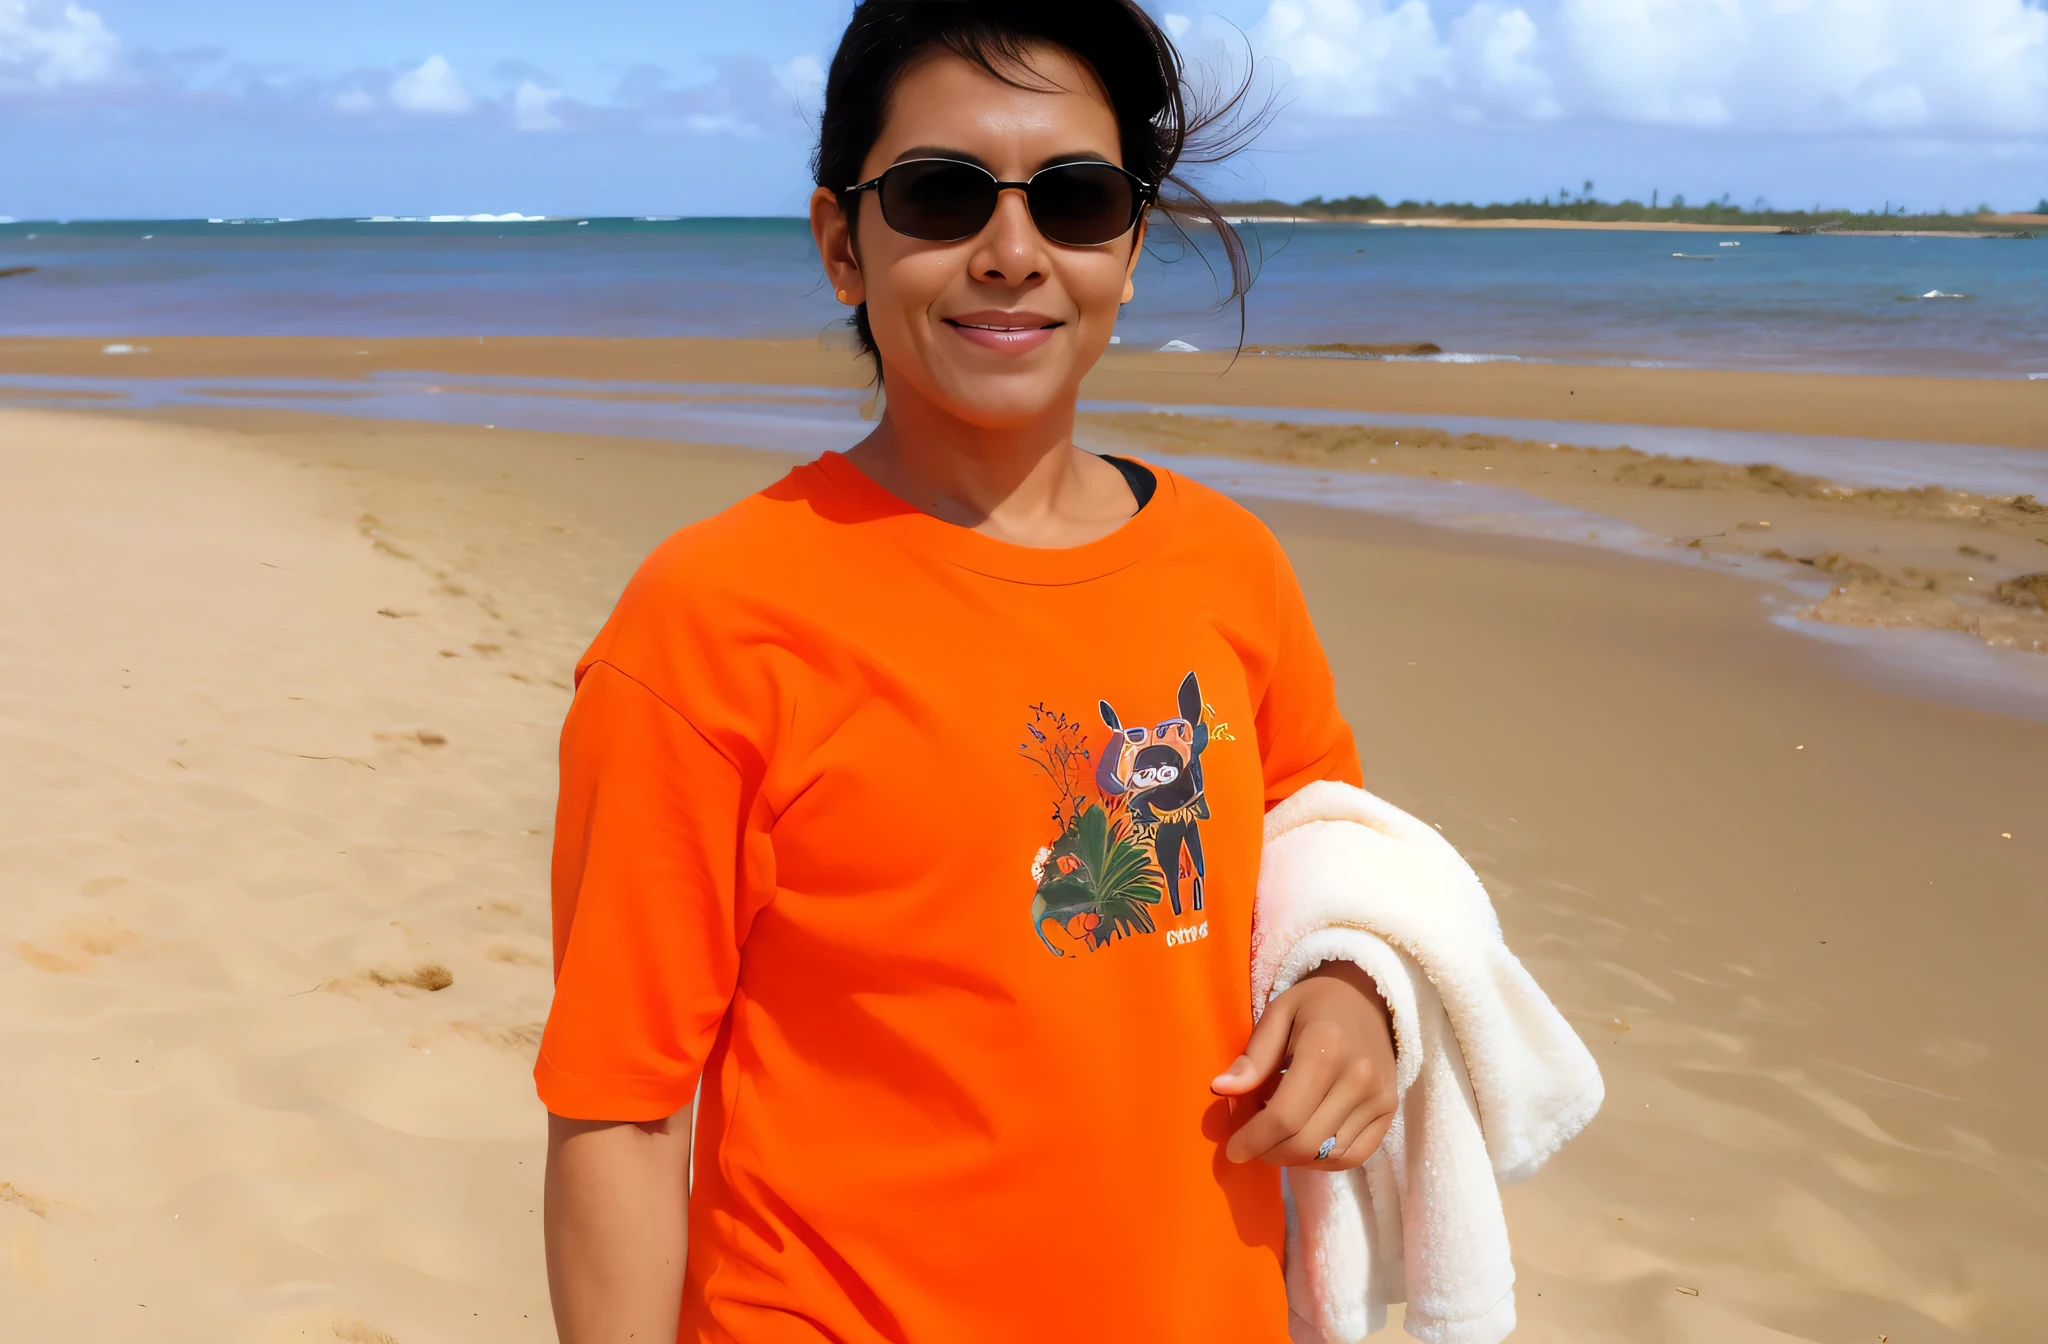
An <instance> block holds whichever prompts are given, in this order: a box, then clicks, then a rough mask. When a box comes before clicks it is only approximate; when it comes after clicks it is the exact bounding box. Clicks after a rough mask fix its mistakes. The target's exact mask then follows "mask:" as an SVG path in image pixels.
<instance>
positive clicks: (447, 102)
mask: <svg viewBox="0 0 2048 1344" xmlns="http://www.w3.org/2000/svg"><path fill="white" fill-rule="evenodd" d="M391 105H392V106H393V107H396V108H397V109H399V110H400V111H401V112H418V113H422V114H425V115H428V116H444V117H447V116H461V115H462V114H463V113H465V112H467V111H469V109H470V108H471V107H472V106H473V105H474V100H473V99H471V98H470V96H469V90H468V89H465V88H464V87H462V77H461V76H460V75H458V74H456V73H455V67H454V66H452V65H450V64H448V62H447V61H446V60H445V59H444V58H442V57H440V56H429V57H427V59H426V60H424V61H421V62H420V64H419V67H418V68H417V69H414V70H408V71H406V72H405V73H404V74H402V75H400V76H399V77H398V78H396V79H394V80H392V81H391Z"/></svg>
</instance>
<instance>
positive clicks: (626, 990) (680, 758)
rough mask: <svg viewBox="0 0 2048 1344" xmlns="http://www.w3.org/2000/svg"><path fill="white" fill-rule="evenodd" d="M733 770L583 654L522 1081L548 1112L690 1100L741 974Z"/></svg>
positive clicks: (630, 1115)
mask: <svg viewBox="0 0 2048 1344" xmlns="http://www.w3.org/2000/svg"><path fill="white" fill-rule="evenodd" d="M745 792H746V791H745V788H744V785H743V781H742V779H741V776H740V772H739V771H738V770H737V769H736V768H735V767H734V766H733V764H732V763H731V762H730V761H728V760H727V759H726V758H725V757H724V756H723V755H721V754H720V753H719V752H718V750H717V749H716V748H715V747H714V746H713V745H712V744H711V743H710V742H709V741H707V740H706V739H705V737H704V736H703V735H702V734H701V733H700V732H698V731H697V729H696V728H694V727H693V726H692V725H691V724H690V722H689V721H688V720H686V719H685V718H684V717H683V716H682V715H681V714H680V713H678V712H677V711H676V710H675V709H673V708H671V707H670V706H669V705H668V704H667V703H665V702H664V701H663V700H661V699H660V698H659V697H657V696H656V695H655V694H654V692H652V691H650V690H649V689H648V688H647V687H646V686H644V685H642V684H641V683H640V682H638V681H636V680H634V679H633V678H632V677H630V676H628V675H627V674H626V673H624V672H622V671H620V670H619V669H618V668H617V667H614V666H612V665H611V664H609V663H604V662H598V663H593V664H592V665H591V666H590V667H589V668H588V669H587V670H586V671H585V672H584V674H583V676H582V678H581V680H580V681H579V683H578V685H577V688H576V698H575V702H574V703H573V704H572V705H571V707H570V710H569V717H568V721H567V722H566V723H565V724H564V725H563V728H562V748H561V793H560V797H559V801H558V803H557V805H556V814H555V853H554V873H553V887H554V943H555V1000H554V1006H553V1008H552V1009H551V1010H550V1011H549V1014H548V1021H547V1028H546V1030H545V1032H544V1033H543V1035H542V1037H541V1045H540V1058H539V1060H538V1062H537V1063H536V1064H535V1066H534V1080H535V1082H536V1084H537V1085H538V1087H539V1090H540V1096H541V1100H542V1101H543V1102H545V1103H546V1105H547V1108H548V1109H549V1110H550V1111H553V1112H554V1113H555V1114H557V1115H562V1116H566V1117H569V1118H572V1119H581V1120H653V1119H659V1118H661V1117H664V1116H668V1115H673V1114H674V1113H675V1112H676V1111H678V1110H681V1109H682V1107H683V1106H684V1105H685V1104H687V1103H688V1102H689V1101H690V1099H691V1098H692V1097H693V1096H694V1095H695V1092H696V1087H697V1079H698V1075H699V1074H700V1073H701V1072H702V1070H703V1067H704V1061H705V1059H706V1058H707V1056H708V1055H709V1054H710V1051H711V1045H712V1042H713V1040H714V1039H715V1037H716V1036H717V1033H718V1028H719V1024H720V1022H721V1021H722V1020H723V1018H724V1016H725V1012H726V1009H727V1007H728V1006H729V1005H730V1003H731V1002H732V996H733V991H734V988H735V986H736V985H737V983H738V979H739V964H740V946H741V943H742V942H743V941H744V938H745V926H746V922H747V920H746V916H745V914H744V912H743V910H742V908H741V894H740V886H741V877H740V873H741V865H742V851H743V847H744V841H743V836H744V830H745V824H746V808H745Z"/></svg>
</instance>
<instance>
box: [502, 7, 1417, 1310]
mask: <svg viewBox="0 0 2048 1344" xmlns="http://www.w3.org/2000/svg"><path fill="white" fill-rule="evenodd" d="M1186 133H1187V114H1186V112H1185V111H1184V108H1183V104H1182V100H1181V94H1180V87H1179V62H1178V58H1177V57H1176V56H1175V54H1174V52H1173V49H1172V47H1171V45H1170V44H1169V43H1168V41H1167V39H1166V37H1165V36H1164V35H1163V34H1162V33H1161V32H1160V31H1159V29H1158V28H1157V27H1156V26H1155V25H1154V24H1153V22H1152V20H1151V19H1150V18H1148V17H1147V16H1146V15H1145V14H1144V12H1143V11H1142V10H1141V9H1139V8H1138V6H1137V5H1136V4H1134V3H1130V2H1129V0H1088V2H1087V3H1066V4H1057V3H1045V0H1023V2H1021V3H1008V2H998V0H866V2H865V3H863V4H861V5H860V6H859V7H858V9H857V10H856V12H855V14H854V17H853V20H852V23H851V26H850V27H849V28H848V30H847V33H846V35H845V38H844V39H843V42H842V45H841V47H840V50H839V53H838V55H837V57H836V58H835V60H834V62H833V65H832V71H831V75H830V79H829V82H828V85H827V89H826V102H825V108H824V113H823V119H822V124H821V136H820V147H819V153H818V161H817V181H818V191H817V193H816V195H815V196H814V197H813V200H812V203H811V219H812V226H813V230H814V232H815V234H816V237H817V243H818V248H819V252H820V254H821V255H822V257H823V261H824V265H825V269H826V271H827V274H828V276H829V278H830V280H831V283H832V284H833V286H834V288H835V290H836V292H837V294H838V296H839V298H840V300H841V301H842V302H843V303H846V304H849V305H852V306H853V307H854V310H855V324H856V328H857V330H858V331H859V333H860V335H861V338H862V340H863V342H864V343H865V345H866V347H867V349H868V351H869V353H870V354H872V355H873V356H874V358H875V359H876V362H877V368H878V374H879V376H880V377H881V378H882V379H883V380H884V384H885V386H886V388H887V392H888V404H887V410H886V413H885V414H884V416H883V418H882V420H881V422H880V423H879V424H878V425H877V427H876V428H875V430H874V432H873V433H872V434H870V435H869V436H868V437H867V438H866V439H865V440H864V441H863V442H861V443H860V444H859V445H858V446H857V447H855V448H853V449H852V450H851V451H849V452H847V453H846V454H844V455H839V454H827V455H826V456H825V457H824V458H823V459H821V460H819V461H818V462H816V463H813V464H811V465H808V466H804V467H800V468H798V469H797V470H795V471H793V472H791V473H790V474H789V476H788V477H787V478H785V479H784V480H783V481H782V482H780V483H779V484H777V485H775V486H773V487H771V488H770V489H768V490H766V491H763V492H762V493H761V494H759V495H756V496H754V497H753V498H751V499H748V500H745V501H743V502H741V503H740V504H738V505H736V506H734V507H733V508H732V509H730V510H728V511H726V512H725V513H724V514H721V515H720V516H718V517H716V518H713V519H711V520H709V521H707V522H705V523H702V524H699V525H697V526H694V527H690V528H686V529H685V530H683V531H682V532H680V533H678V534H677V535H676V536H674V537H673V538H671V539H670V540H669V541H668V542H666V543H665V544H664V545H663V546H662V547H661V548H660V549H659V550H657V551H656V552H655V553H654V555H653V556H651V557H650V558H649V559H648V560H647V562H646V563H645V565H644V566H643V567H642V568H641V570H640V572H639V573H638V574H637V575H636V577H635V578H634V579H633V581H632V583H631V585H630V586H629V587H628V588H627V590H626V593H625V594H624V596H623V597H622V598H621V599H620V602H619V605H618V608H617V610H616V611H615V612H614V613H613V616H612V618H611V620H610V622H609V623H608V624H607V625H606V627H605V629H604V631H603V632H602V633H601V634H600V635H599V636H598V638H597V640H596V642H595V643H594V644H593V645H592V646H591V649H590V651H589V653H588V654H587V655H586V656H585V658H584V660H583V662H582V664H581V665H580V666H579V668H578V685H577V692H576V699H575V704H574V707H573V708H572V709H571V711H570V714H569V719H568V723H567V725H566V727H565V728H564V732H563V741H562V784H561V802H560V814H559V818H558V822H559V824H558V828H557V833H556V835H557V839H556V846H557V847H556V854H555V869H554V884H555V919H556V930H555V940H556V968H557V989H556V999H555V1005H554V1010H553V1013H552V1015H551V1017H550V1019H549V1022H548V1027H547V1034H546V1038H545V1040H544V1041H543V1043H542V1047H541V1052H540V1060H539V1063H538V1065H537V1068H536V1076H537V1078H538V1081H539V1086H540V1092H541V1096H542V1098H543V1099H544V1100H545V1102H546V1103H547V1106H548V1109H549V1111H550V1112H551V1121H550V1143H549V1160H548V1196H547V1200H548V1207H547V1234H548V1259H549V1281H550V1286H551V1288H552V1291H553V1294H554V1301H555V1311H556V1316H557V1321H558V1324H559V1326H560V1330H561V1335H562V1338H563V1339H564V1340H566V1341H570V1344H586V1342H587V1341H597V1340H603V1341H613V1340H628V1339H638V1340H650V1339H662V1338H666V1337H668V1336H670V1335H675V1336H676V1337H677V1338H678V1339H682V1340H692V1341H694V1340H707V1341H708V1340H737V1341H743V1342H744V1344H770V1342H772V1341H819V1340H845V1341H880V1340H918V1341H923V1340H932V1341H1007V1340H1017V1341H1026V1340H1029V1341H1044V1340H1051V1339H1062V1340H1065V1339H1083V1340H1092V1339H1102V1340H1119V1341H1140V1340H1193V1339H1205V1340H1206V1339H1217V1340H1225V1339H1227V1340H1231V1341H1243V1342H1245V1344H1253V1342H1256V1341H1270V1342H1272V1344H1278V1341H1281V1340H1284V1339H1286V1337H1287V1303H1286V1297H1285V1292H1284V1288H1283V1283H1282V1248H1283V1244H1284V1239H1285V1214H1284V1211H1283V1206H1282V1198H1281V1183H1280V1172H1279V1170H1278V1168H1279V1167H1280V1166H1283V1165H1290V1164H1293V1165H1315V1166H1319V1167H1321V1168H1323V1169H1325V1170H1334V1169H1341V1168H1345V1167H1350V1166H1356V1165H1358V1164H1359V1163H1362V1162H1363V1161H1365V1159H1366V1158H1367V1157H1368V1156H1370V1155H1371V1153H1372V1152H1373V1150H1374V1148H1375V1147H1376V1146H1377V1145H1378V1143H1379V1141H1380V1138H1381V1135H1382V1134H1383V1133H1384V1131H1385V1128H1386V1124H1387V1122H1388V1119H1389V1117H1390V1115H1391V1112H1392V1109H1393V1105H1394V1098H1393V1095H1392V1080H1393V1048H1392V1044H1391V1041H1390V1036H1389V1030H1388V1024H1387V1017H1386V1011H1385V1009H1384V1007H1383V1006H1382V1004H1381V1002H1380V1000H1379V998H1378V996H1377V995H1376V993H1375V991H1374V989H1373V986H1372V982H1371V981H1370V980H1368V979H1366V978H1365V976H1364V975H1363V974H1362V973H1361V972H1359V971H1358V970H1357V968H1356V967H1353V966H1350V965H1348V964H1338V965H1332V966H1326V967H1324V968H1323V969H1322V970H1321V971H1319V972H1318V973H1316V974H1314V975H1312V976H1310V977H1309V978H1307V979H1306V980H1304V981H1303V982H1302V983H1301V984H1299V985H1297V986H1296V987H1295V988H1293V989H1291V990H1289V991H1287V992H1286V993H1284V994H1282V995H1280V996H1279V997H1278V998H1276V999H1275V1000H1274V1002H1273V1003H1272V1004H1271V1005H1269V1006H1268V1007H1267V1008H1266V1011H1265V1013H1264V1016H1263V1017H1262V1018H1261V1019H1260V1020H1259V1023H1258V1025H1257V1028H1256V1030H1254V1026H1253V1008H1252V1003H1251V996H1250V992H1249V979H1248V976H1249V966H1250V959H1251V951H1250V947H1251V935H1252V916H1253V898H1254V890H1255V885H1256V881H1257V876H1258V864H1259V851H1260V841H1261V827H1262V819H1263V816H1264V813H1265V811H1266V809H1267V808H1268V807H1270V806H1273V805H1275V804H1277V803H1279V802H1280V801H1282V800H1284V799H1286V798H1287V797H1289V796H1290V795H1292V794H1293V793H1294V792H1296V791H1297V790H1299V789H1300V788H1302V787H1303V786H1304V785H1307V784H1310V783H1313V782H1315V781H1319V780H1325V779H1337V780H1343V781H1349V782H1352V783H1356V782H1357V780H1358V773H1359V769H1358V762H1357V758H1356V754H1355V751H1354V748H1353V745H1352V738H1351V733H1350V730H1349V729H1348V728H1347V727H1346V725H1345V724H1344V721H1343V720H1342V718H1341V717H1340V715H1339V713H1338V710H1337V706H1336V702H1335V697H1334V694H1333V688H1332V681H1331V676H1330V672H1329V669H1328V667H1327V665H1326V663H1325V660H1324V657H1323V653H1322V650H1321V648H1320V646H1319V645H1318V643H1317V641H1316V637H1315V633H1314V631H1313V629H1312V628H1311V625H1310V622H1309V616H1308V612H1307V609H1306V607H1305V605H1304V604H1303V601H1302V597H1301V594H1300V591H1299V589H1298V588H1297V586H1296V583H1295V580H1294V577H1293V574H1292V572H1291V570H1290V569H1289V568H1288V565H1287V561H1286V559H1285V557H1284V556H1283V555H1282V554H1281V551H1280V549H1279V547H1278V545H1277V544H1276V543H1275V541H1274V539H1273V537H1272V536H1271V534H1270V533H1268V532H1267V530H1266V529H1265V528H1264V527H1263V526H1262V525H1261V524H1260V523H1259V522H1258V521H1257V520H1255V519H1254V518H1253V517H1251V516H1250V515H1249V514H1248V513H1246V512H1244V511H1243V510H1241V509H1239V508H1238V507H1236V506H1235V505H1233V504H1231V503H1230V502H1228V501H1227V500H1225V499H1223V498H1222V497H1221V496H1219V495H1216V494H1214V493H1212V492H1210V491H1208V490H1205V489H1203V488H1201V487H1199V486H1197V485H1195V484H1193V483H1192V482H1190V481H1187V480H1185V479H1182V478H1181V477H1178V476H1176V475H1174V474H1173V473H1171V472H1169V471H1166V470H1164V469H1161V468H1158V467H1153V466H1148V465H1145V464H1142V463H1138V462H1134V461H1123V460H1118V459H1111V458H1103V457H1098V456H1095V455H1092V454H1090V453H1087V452H1084V451H1082V450H1080V449H1078V448H1076V447H1075V446H1074V443H1073V437H1072V433H1073V422H1074V414H1075V402H1076V397H1077V395H1078V389H1079V386H1080V382H1081V379H1082V376H1083V375H1084V374H1085V373H1086V372H1087V371H1088V369H1089V368H1090V366H1092V365H1093V364H1094V363H1095V361H1096V360H1097V359H1098V358H1099V357H1100V356H1101V354H1102V352H1103V350H1104V348H1105V347H1106V346H1107V344H1108V341H1109V337H1110V332H1111V329H1112V327H1113V325H1114V323H1115V321H1116V316H1117V308H1118V306H1119V304H1120V303H1122V302H1124V301H1127V300H1128V299H1129V298H1130V297H1131V293H1132V272H1133V268H1134V267H1135V266H1136V264H1137V259H1138V253H1139V248H1140V246H1141V245H1142V243H1143V240H1144V231H1145V218H1144V217H1145V213H1146V210H1147V207H1148V206H1149V205H1151V204H1153V203H1155V202H1156V200H1157V194H1158V188H1159V184H1160V183H1161V182H1163V181H1165V180H1166V179H1167V175H1168V173H1169V172H1170V171H1171V170H1172V168H1173V166H1174V164H1175V161H1176V159H1177V157H1178V156H1179V155H1180V152H1181V150H1182V148H1183V145H1184V143H1185V140H1186ZM1283 1070H1284V1074H1285V1076H1284V1078H1282V1077H1281V1076H1280V1075H1281V1074H1282V1072H1283ZM700 1077H701V1081H702V1090H701V1093H700V1092H699V1091H698V1084H699V1081H700ZM1276 1080H1277V1087H1275V1082H1276ZM693 1095H694V1096H697V1097H698V1098H699V1101H698V1106H697V1112H696V1114H695V1115H694V1117H693V1115H692V1097H693ZM693 1119H694V1127H695V1143H694V1150H695V1151H694V1160H693V1155H692V1121H693ZM686 1249H687V1253H686ZM679 1322H680V1324H678V1323H679Z"/></svg>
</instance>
